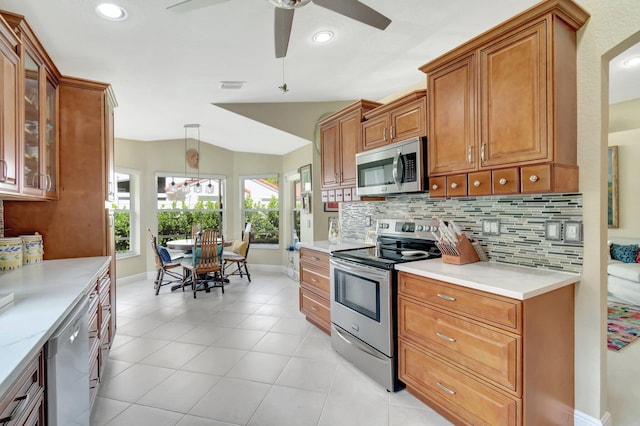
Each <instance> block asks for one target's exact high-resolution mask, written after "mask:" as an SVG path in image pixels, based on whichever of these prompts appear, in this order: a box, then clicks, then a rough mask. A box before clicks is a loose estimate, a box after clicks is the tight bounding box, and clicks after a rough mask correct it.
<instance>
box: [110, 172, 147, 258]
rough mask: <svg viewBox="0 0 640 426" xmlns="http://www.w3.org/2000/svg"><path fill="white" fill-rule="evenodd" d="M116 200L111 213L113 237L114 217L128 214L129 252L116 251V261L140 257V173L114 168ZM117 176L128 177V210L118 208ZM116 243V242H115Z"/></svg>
mask: <svg viewBox="0 0 640 426" xmlns="http://www.w3.org/2000/svg"><path fill="white" fill-rule="evenodd" d="M115 174H116V200H115V202H114V203H113V204H112V209H111V211H112V213H113V215H114V218H113V220H114V238H116V236H115V215H116V214H117V213H128V214H129V250H127V251H121V252H118V251H116V252H115V254H116V259H124V258H128V257H133V256H139V255H140V194H139V193H140V176H141V175H142V172H141V171H140V170H136V169H129V168H125V167H116V169H115ZM118 175H128V176H129V209H128V210H127V209H122V208H118V194H120V192H119V191H118V177H117V176H118ZM116 243H117V241H116Z"/></svg>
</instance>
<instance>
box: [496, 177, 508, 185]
mask: <svg viewBox="0 0 640 426" xmlns="http://www.w3.org/2000/svg"><path fill="white" fill-rule="evenodd" d="M498 183H499V184H500V185H506V184H507V180H506V179H505V178H501V179H500V180H499V181H498Z"/></svg>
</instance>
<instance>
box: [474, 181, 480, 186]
mask: <svg viewBox="0 0 640 426" xmlns="http://www.w3.org/2000/svg"><path fill="white" fill-rule="evenodd" d="M473 186H475V187H476V188H477V187H479V186H480V181H479V180H474V181H473Z"/></svg>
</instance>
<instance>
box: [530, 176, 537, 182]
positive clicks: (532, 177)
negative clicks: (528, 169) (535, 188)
mask: <svg viewBox="0 0 640 426" xmlns="http://www.w3.org/2000/svg"><path fill="white" fill-rule="evenodd" d="M529 180H530V181H531V182H537V181H538V176H536V175H531V176H529Z"/></svg>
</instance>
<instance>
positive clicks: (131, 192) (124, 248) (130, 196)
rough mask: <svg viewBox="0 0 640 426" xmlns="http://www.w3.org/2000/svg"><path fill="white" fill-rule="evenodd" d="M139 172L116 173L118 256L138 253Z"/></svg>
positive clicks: (116, 238) (114, 213) (114, 215)
mask: <svg viewBox="0 0 640 426" xmlns="http://www.w3.org/2000/svg"><path fill="white" fill-rule="evenodd" d="M138 173H139V172H122V173H116V182H117V192H116V202H115V204H114V205H113V206H112V207H113V219H114V228H115V240H116V257H124V256H127V255H132V254H135V253H137V240H138V230H137V217H136V198H135V197H136V195H137V194H136V187H137V179H138V175H137V174H138Z"/></svg>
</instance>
